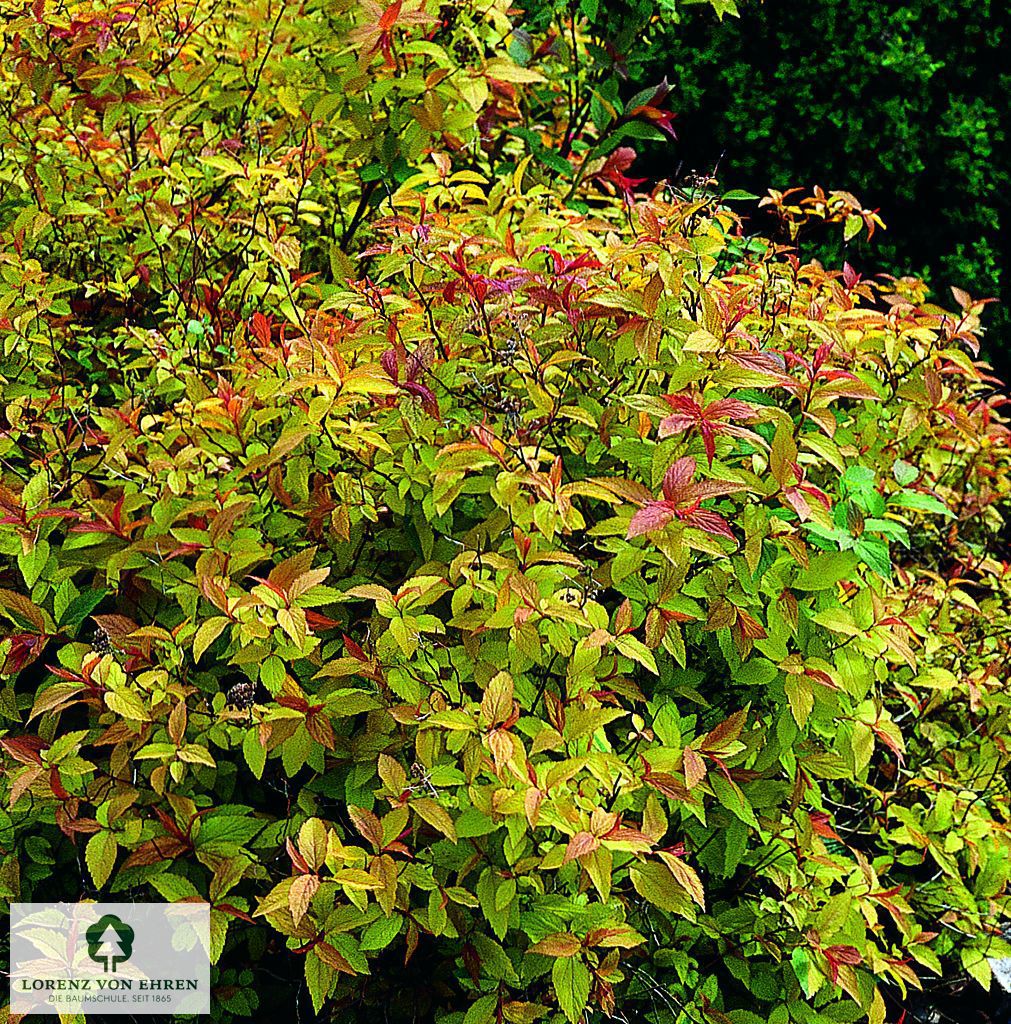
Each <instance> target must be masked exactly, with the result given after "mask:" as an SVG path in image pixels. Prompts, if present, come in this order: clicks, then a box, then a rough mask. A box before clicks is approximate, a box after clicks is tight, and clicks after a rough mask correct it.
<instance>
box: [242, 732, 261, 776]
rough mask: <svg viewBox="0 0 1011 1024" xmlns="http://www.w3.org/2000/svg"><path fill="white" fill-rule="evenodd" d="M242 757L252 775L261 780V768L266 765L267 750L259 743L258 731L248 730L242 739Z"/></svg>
mask: <svg viewBox="0 0 1011 1024" xmlns="http://www.w3.org/2000/svg"><path fill="white" fill-rule="evenodd" d="M242 756H243V757H244V758H245V759H246V764H247V765H248V766H249V770H250V771H251V772H252V773H253V775H255V776H256V778H257V779H262V778H263V768H264V765H265V764H266V763H267V748H266V747H265V746H264V745H263V744H262V743H261V742H260V733H259V730H258V729H248V730H247V731H246V735H245V736H243V737H242Z"/></svg>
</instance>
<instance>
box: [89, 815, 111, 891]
mask: <svg viewBox="0 0 1011 1024" xmlns="http://www.w3.org/2000/svg"><path fill="white" fill-rule="evenodd" d="M118 849H119V844H118V843H117V842H116V837H115V835H113V833H112V832H110V831H108V830H107V829H103V830H102V831H101V832H96V833H95V834H94V835H93V836H92V837H91V838H90V839H89V840H88V845H87V846H86V847H85V850H84V860H85V863H86V864H87V865H88V871H89V872H90V873H91V878H92V881H93V882H94V883H95V887H96V888H98V889H101V888H102V886H103V885H105V883H106V882H107V881H108V880H109V875H111V874H112V869H113V867H115V865H116V851H117V850H118Z"/></svg>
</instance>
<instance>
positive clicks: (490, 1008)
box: [463, 995, 498, 1024]
mask: <svg viewBox="0 0 1011 1024" xmlns="http://www.w3.org/2000/svg"><path fill="white" fill-rule="evenodd" d="M497 1009H498V996H494V995H491V996H481V998H480V999H476V1000H475V1001H474V1002H473V1003H471V1004H470V1006H469V1007H467V1012H466V1014H464V1018H463V1024H489V1022H490V1021H493V1020H494V1019H495V1011H496V1010H497Z"/></svg>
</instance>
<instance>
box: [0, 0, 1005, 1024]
mask: <svg viewBox="0 0 1011 1024" xmlns="http://www.w3.org/2000/svg"><path fill="white" fill-rule="evenodd" d="M10 24H11V25H12V26H13V32H12V35H11V42H10V43H9V46H10V48H11V51H12V55H13V57H14V58H15V59H14V60H13V61H12V62H11V63H10V68H11V71H10V72H8V71H5V72H4V77H3V78H2V91H3V93H4V95H5V97H6V98H7V99H8V100H9V101H10V103H9V104H8V105H9V107H10V109H11V111H12V112H13V113H12V115H10V117H9V120H8V121H7V122H5V124H4V127H3V131H4V141H5V143H7V145H6V147H5V154H4V156H3V157H2V158H0V173H2V175H3V181H4V184H5V197H6V199H5V205H4V206H3V208H2V211H3V212H2V220H0V238H2V240H3V251H2V253H0V261H2V264H0V266H2V282H3V283H2V285H0V330H2V335H0V336H2V340H3V345H4V349H3V364H2V367H0V374H2V387H3V398H4V408H3V413H2V416H3V419H2V430H0V480H2V489H0V506H2V512H3V515H2V528H0V552H2V557H3V562H2V569H0V612H2V614H3V616H4V619H5V621H6V623H7V626H8V630H7V635H6V638H5V639H4V640H3V646H2V647H0V653H2V656H3V664H2V670H3V689H2V690H0V712H2V714H3V723H2V735H0V750H2V756H3V764H4V768H5V772H4V776H3V780H2V782H0V790H2V792H3V794H4V802H3V810H2V811H0V828H2V832H0V836H2V838H0V851H2V858H3V861H2V866H0V892H2V896H3V897H4V898H5V899H7V900H12V901H13V900H18V899H36V900H43V899H72V900H77V899H82V898H96V897H99V896H101V897H104V898H112V897H115V898H118V899H126V900H131V899H152V898H153V899H167V900H184V899H195V900H207V901H209V902H210V903H211V906H212V911H211V915H212V923H213V950H212V955H213V958H214V961H215V965H216V966H215V971H216V973H215V1002H214V1005H215V1014H216V1016H217V1017H218V1018H220V1019H232V1018H234V1017H237V1016H243V1015H253V1016H261V1015H264V1014H266V1013H269V1012H273V1011H276V1010H284V1011H286V1012H288V1013H291V1011H292V1006H293V1003H295V1002H296V1001H297V1006H298V1008H299V1009H298V1012H299V1013H300V1014H301V1019H312V1017H313V1016H315V1018H316V1019H319V1020H334V1021H344V1020H366V1019H372V1018H376V1017H377V1016H378V1014H379V1013H385V1014H386V1019H389V1020H397V1021H408V1020H439V1021H445V1022H455V1024H460V1022H465V1024H481V1022H485V1021H496V1022H498V1021H509V1022H527V1021H536V1020H547V1021H555V1022H559V1024H560V1022H561V1021H563V1020H568V1021H570V1022H573V1024H575V1022H576V1021H580V1020H588V1021H589V1020H603V1019H607V1018H609V1017H613V1018H615V1019H618V1020H635V1019H643V1020H648V1021H654V1022H662V1021H663V1022H667V1021H677V1022H684V1021H693V1022H699V1024H701V1022H714V1024H725V1022H727V1021H731V1022H733V1024H754V1022H756V1021H770V1022H773V1024H787V1022H788V1021H797V1022H803V1024H816V1022H828V1021H833V1022H837V1021H856V1020H864V1019H867V1020H869V1021H872V1022H875V1024H882V1022H884V1021H886V1020H888V1021H894V1020H897V1019H898V1018H899V1016H900V1014H901V1013H902V1006H903V1005H904V1003H905V1002H906V1000H907V995H908V993H909V991H910V989H912V988H917V987H920V986H922V985H930V984H931V979H932V978H937V977H939V976H940V977H943V978H947V979H954V978H959V977H968V978H971V979H972V984H981V985H983V986H986V985H987V984H988V983H989V980H990V978H989V967H988V963H987V957H988V956H995V955H1001V954H1003V953H1006V952H1007V945H1006V943H1004V942H1003V941H1002V940H1001V938H1000V937H999V931H1000V923H1001V919H1002V916H1004V915H1005V913H1006V908H1007V895H1006V893H1007V882H1008V875H1009V864H1011V838H1009V834H1008V811H1009V808H1008V787H1007V775H1006V773H1007V767H1008V760H1009V756H1008V734H1009V730H1008V697H1007V692H1006V681H1005V680H1006V673H1005V671H1004V661H1005V658H1006V654H1007V650H1008V628H1009V619H1008V615H1007V612H1006V610H1005V609H1006V606H1007V600H1008V596H1009V594H1008V591H1009V589H1011V586H1009V580H1008V569H1007V565H1006V563H1005V562H1004V561H1003V560H1002V548H1001V543H1002V538H1001V530H1002V518H1001V513H1002V509H1003V508H1004V507H1005V506H1006V502H1007V498H1008V491H1009V486H1011V477H1009V471H1008V462H1009V453H1011V449H1009V443H1008V441H1009V438H1008V431H1007V428H1006V426H1005V422H1004V420H1003V417H1002V415H1001V405H1002V402H1003V399H1002V398H1001V395H1000V392H999V390H998V389H997V387H996V386H995V383H994V382H993V381H992V380H991V379H990V378H988V377H987V375H986V374H985V372H984V371H983V369H982V368H981V367H980V366H978V365H977V364H976V363H974V361H973V360H974V355H975V351H976V338H977V335H978V331H979V315H980V313H981V306H980V304H978V303H973V302H971V301H970V300H968V299H966V300H965V302H960V301H957V302H956V304H959V305H961V308H960V309H959V310H958V311H956V312H950V311H945V310H943V309H940V308H938V307H936V306H933V305H927V304H925V302H924V295H923V291H922V287H921V286H920V285H919V284H918V283H917V282H916V281H913V280H909V279H901V280H891V281H880V280H867V279H861V278H860V277H859V276H858V275H857V274H856V273H855V272H854V271H853V270H852V269H851V268H850V267H848V266H845V267H843V268H842V269H839V270H832V269H826V268H824V267H822V266H820V265H818V264H802V263H801V262H800V261H799V260H798V259H797V258H796V257H794V256H793V255H792V254H791V252H789V251H787V250H783V249H781V248H778V247H775V246H772V245H770V244H768V243H766V242H763V241H762V240H761V239H755V238H749V237H748V236H747V235H746V233H745V232H744V231H743V229H742V225H741V223H740V222H739V220H738V218H737V216H736V215H735V214H733V213H731V212H730V211H728V210H727V209H726V207H725V206H724V205H723V204H722V203H721V202H720V201H719V200H718V198H717V197H716V196H714V195H710V194H709V193H708V191H705V192H702V193H701V194H695V193H693V192H692V193H688V194H685V193H681V192H678V193H675V192H672V191H671V190H669V189H667V188H666V187H665V186H664V185H662V184H661V185H659V186H657V188H656V189H655V190H653V192H652V193H651V194H646V193H643V192H642V191H641V190H640V186H641V184H642V183H641V182H638V181H637V180H636V179H635V178H634V177H632V176H631V174H632V173H634V172H633V170H632V162H633V160H634V157H635V154H634V151H633V150H632V149H631V148H630V147H629V146H628V145H627V143H628V141H629V139H634V138H635V137H637V133H638V132H640V131H641V130H644V129H648V130H651V131H655V130H658V129H657V128H656V127H655V125H656V124H657V123H660V124H661V126H662V125H664V124H666V123H667V122H666V121H665V120H664V117H663V114H662V106H661V105H660V104H661V99H662V97H659V92H658V91H657V90H652V91H650V94H649V95H648V96H647V97H645V99H644V101H643V102H642V103H640V104H639V106H638V107H629V108H628V109H618V108H617V107H616V106H615V104H614V102H612V101H611V100H609V99H608V95H607V94H606V93H602V89H603V87H600V88H599V89H598V91H597V92H593V88H594V86H593V80H591V81H590V82H589V84H588V85H587V83H586V82H584V83H583V84H582V85H581V86H580V87H581V88H583V87H585V88H589V89H590V90H591V95H590V97H589V99H587V100H586V102H587V103H588V104H590V105H591V106H592V105H593V103H594V102H596V104H597V106H599V108H600V110H603V111H604V113H603V114H600V111H599V110H597V109H596V108H594V113H593V114H592V116H591V115H588V116H587V118H586V119H583V118H582V115H581V113H580V110H581V107H579V106H578V104H577V103H576V102H575V100H574V98H573V97H574V91H573V89H572V88H571V86H572V82H571V81H570V79H568V78H566V77H564V76H562V75H561V73H560V72H559V71H558V70H557V69H558V67H560V66H561V61H560V59H559V56H558V52H559V51H558V47H559V46H562V45H565V46H570V45H571V46H573V47H576V48H578V47H584V46H587V45H590V42H592V41H587V40H586V39H584V38H583V37H582V36H581V35H580V26H579V23H578V19H577V20H576V22H575V23H573V24H572V26H571V27H572V38H571V40H566V41H564V43H563V42H562V41H559V40H549V39H545V40H537V39H529V40H528V39H526V38H525V37H520V36H516V35H515V34H514V35H512V36H510V34H509V32H510V24H509V20H508V12H507V9H506V6H505V5H504V4H503V5H499V6H498V7H494V8H491V9H488V10H483V9H481V10H479V9H478V8H476V7H470V6H469V5H466V4H450V5H444V6H443V7H442V8H438V9H436V5H429V6H424V7H423V6H421V5H419V4H417V3H415V4H413V5H411V4H410V3H405V4H403V5H400V4H399V3H398V4H394V5H393V6H392V7H389V8H386V9H383V8H381V7H378V6H376V5H370V4H363V5H362V6H361V7H360V8H358V7H354V8H352V7H350V6H348V5H345V4H335V5H329V4H319V5H314V4H306V5H305V6H304V7H301V8H295V7H291V8H285V7H284V6H283V5H282V6H280V7H276V6H275V7H274V8H271V9H268V7H267V5H266V4H263V5H256V4H254V5H252V6H250V7H248V8H243V9H242V10H238V9H230V10H229V11H228V12H222V11H220V10H218V8H217V7H215V6H214V5H212V4H207V3H204V2H201V3H199V4H191V5H189V6H188V7H186V8H185V9H183V8H177V7H174V6H173V7H168V6H161V5H156V4H151V5H147V4H139V5H130V6H117V7H113V8H109V9H105V8H101V7H97V6H90V5H89V6H84V5H81V6H80V7H77V6H76V5H75V7H74V8H73V9H71V10H67V9H65V8H63V7H61V6H59V5H57V4H49V3H46V2H43V0H40V2H39V3H36V4H34V5H33V6H31V7H29V8H27V9H26V10H24V11H21V12H19V14H18V17H17V18H15V19H13V20H12V21H11V22H10ZM517 40H518V41H517ZM520 44H522V45H520ZM575 95H578V93H576V94H575ZM594 96H595V97H596V100H595V101H594ZM658 97H659V98H658ZM605 103H606V104H610V112H608V109H607V106H606V105H605ZM651 111H652V113H650V112H651ZM598 115H599V116H598ZM28 156H30V157H31V159H30V160H29V159H25V158H26V157H28ZM19 160H20V161H21V163H20V168H21V169H20V177H19V176H18V175H19V172H18V170H17V169H16V165H17V163H18V161H19ZM562 164H564V165H565V166H564V168H563V167H562ZM565 168H567V170H566V169H565ZM626 172H630V173H626ZM773 200H774V201H775V197H773ZM780 206H781V208H782V212H783V216H784V217H787V218H794V219H798V218H799V219H806V218H809V217H817V218H821V219H823V220H824V219H828V220H840V221H842V222H843V223H844V227H845V230H847V231H855V230H856V229H858V228H860V227H861V226H866V227H867V228H868V229H870V228H873V227H874V226H875V222H874V220H873V216H874V215H873V214H871V213H870V212H869V211H864V210H862V209H861V208H860V206H859V204H857V203H856V202H855V200H853V199H852V197H849V196H848V195H846V194H845V193H835V194H832V195H831V196H821V197H818V196H815V197H813V199H812V200H811V201H810V202H809V203H807V204H805V205H796V206H794V207H793V208H791V207H790V205H789V204H786V203H780ZM853 218H856V220H857V221H859V222H860V223H859V224H858V223H855V222H854V220H853ZM956 299H957V300H958V299H959V297H958V296H956Z"/></svg>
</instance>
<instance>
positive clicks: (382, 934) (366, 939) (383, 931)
mask: <svg viewBox="0 0 1011 1024" xmlns="http://www.w3.org/2000/svg"><path fill="white" fill-rule="evenodd" d="M433 891H434V890H433ZM402 923H403V918H402V917H401V916H400V915H399V914H392V915H391V916H390V917H380V918H379V919H378V920H376V921H373V922H372V924H370V925H369V926H368V928H366V929H365V933H364V934H363V935H362V940H361V943H360V945H361V948H362V950H363V951H366V952H376V951H378V950H380V949H385V948H386V947H387V946H388V945H389V944H390V943H391V942H392V941H393V940H394V939H395V938H396V937H397V934H398V933H399V932H400V926H401V924H402Z"/></svg>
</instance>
